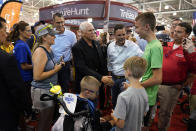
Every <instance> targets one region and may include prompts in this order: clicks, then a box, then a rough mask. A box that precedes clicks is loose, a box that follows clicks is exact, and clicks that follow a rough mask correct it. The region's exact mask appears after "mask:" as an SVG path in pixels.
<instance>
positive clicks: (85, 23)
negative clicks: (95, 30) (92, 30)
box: [79, 21, 93, 31]
mask: <svg viewBox="0 0 196 131" xmlns="http://www.w3.org/2000/svg"><path fill="white" fill-rule="evenodd" d="M89 25H92V26H93V24H91V23H89V22H87V21H85V22H82V23H81V24H80V27H79V30H80V31H85V30H86V29H87V28H88V26H89Z"/></svg>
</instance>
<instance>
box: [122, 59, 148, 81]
mask: <svg viewBox="0 0 196 131" xmlns="http://www.w3.org/2000/svg"><path fill="white" fill-rule="evenodd" d="M146 65H147V62H146V60H145V59H144V58H141V57H138V56H133V57H131V58H128V59H127V60H126V61H125V63H124V69H125V70H129V71H131V73H132V76H133V78H136V79H139V78H141V77H142V76H143V74H144V72H145V71H146Z"/></svg>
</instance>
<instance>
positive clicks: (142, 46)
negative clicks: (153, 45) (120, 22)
mask: <svg viewBox="0 0 196 131" xmlns="http://www.w3.org/2000/svg"><path fill="white" fill-rule="evenodd" d="M135 38H136V40H137V43H138V46H139V47H140V49H141V50H142V51H145V48H146V45H147V44H148V42H147V41H146V40H144V39H141V38H140V37H139V36H138V35H135Z"/></svg>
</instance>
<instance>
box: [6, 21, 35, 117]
mask: <svg viewBox="0 0 196 131" xmlns="http://www.w3.org/2000/svg"><path fill="white" fill-rule="evenodd" d="M30 37H31V27H30V26H29V24H28V23H26V22H24V21H20V22H19V23H17V24H16V25H15V27H14V28H13V30H12V31H11V32H10V34H9V35H8V38H7V39H8V40H10V41H13V42H14V50H13V54H14V56H15V57H16V60H17V65H18V68H19V70H20V73H21V76H22V78H23V81H24V83H25V96H26V99H25V100H26V105H25V107H26V109H25V111H26V118H27V119H26V120H28V121H29V120H30V118H31V115H32V100H31V82H32V80H33V71H32V59H31V51H30V49H29V46H28V45H27V43H26V41H27V39H29V38H30Z"/></svg>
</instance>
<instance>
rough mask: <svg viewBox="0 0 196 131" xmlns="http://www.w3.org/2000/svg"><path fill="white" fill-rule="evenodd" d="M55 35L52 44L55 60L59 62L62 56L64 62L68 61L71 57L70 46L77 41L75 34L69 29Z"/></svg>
mask: <svg viewBox="0 0 196 131" xmlns="http://www.w3.org/2000/svg"><path fill="white" fill-rule="evenodd" d="M55 36H56V39H55V44H54V45H52V51H53V53H54V56H55V60H56V61H57V62H59V61H60V58H61V56H63V57H64V61H65V62H67V61H70V60H71V59H72V54H71V48H72V47H73V46H74V44H75V43H76V42H77V40H76V35H75V34H74V33H73V32H72V31H70V30H65V31H64V33H63V34H57V35H55Z"/></svg>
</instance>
